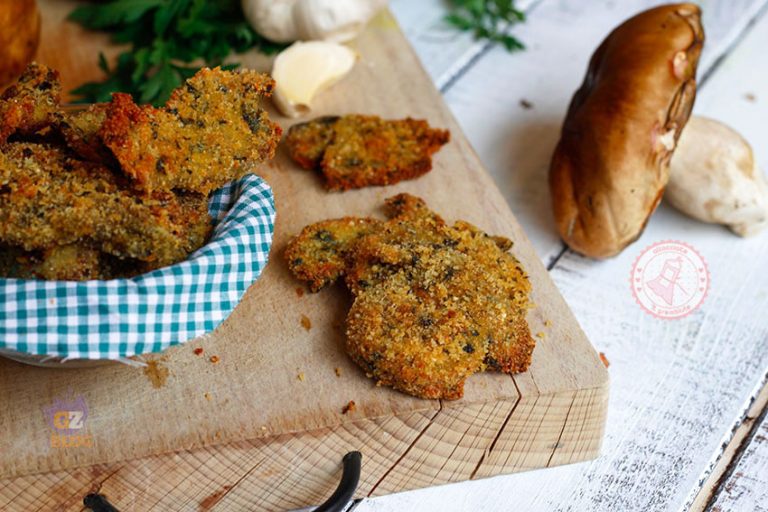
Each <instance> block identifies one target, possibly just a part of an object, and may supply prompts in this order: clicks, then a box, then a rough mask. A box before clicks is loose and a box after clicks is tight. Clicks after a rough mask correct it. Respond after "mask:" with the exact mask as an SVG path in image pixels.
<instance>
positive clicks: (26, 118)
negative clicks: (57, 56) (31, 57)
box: [0, 62, 61, 144]
mask: <svg viewBox="0 0 768 512" xmlns="http://www.w3.org/2000/svg"><path fill="white" fill-rule="evenodd" d="M60 101H61V84H60V83H59V73H58V71H54V70H52V69H49V68H47V67H45V66H43V65H42V64H37V63H35V62H33V63H31V64H30V65H29V66H28V67H27V69H26V70H25V71H24V73H23V74H22V75H21V77H20V78H19V80H18V82H17V83H15V84H14V85H12V86H10V87H9V88H8V89H6V90H5V92H3V94H2V96H0V144H2V143H5V142H6V141H7V140H8V137H9V136H11V135H13V134H15V133H18V134H21V135H33V134H34V133H36V132H38V131H40V130H42V129H44V128H46V127H48V126H50V125H51V124H52V123H53V122H54V120H55V115H56V113H57V112H58V110H59V102H60Z"/></svg>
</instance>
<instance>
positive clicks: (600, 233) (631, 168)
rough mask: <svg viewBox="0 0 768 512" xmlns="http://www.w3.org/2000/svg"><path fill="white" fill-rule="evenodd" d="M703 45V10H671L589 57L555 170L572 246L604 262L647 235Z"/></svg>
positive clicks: (628, 26)
mask: <svg viewBox="0 0 768 512" xmlns="http://www.w3.org/2000/svg"><path fill="white" fill-rule="evenodd" d="M703 42H704V32H703V29H702V26H701V11H700V10H699V8H698V7H697V6H696V5H694V4H690V3H685V4H675V5H664V6H661V7H656V8H654V9H650V10H647V11H644V12H642V13H640V14H638V15H636V16H634V17H633V18H630V19H629V20H627V21H625V22H624V23H623V24H621V25H620V26H619V27H617V28H616V29H615V30H614V31H613V32H611V33H610V34H609V35H608V37H607V38H606V39H605V40H604V41H603V42H602V44H601V45H600V46H599V47H598V48H597V50H596V51H595V53H594V54H593V55H592V59H591V61H590V63H589V68H588V70H587V75H586V77H585V79H584V82H583V83H582V85H581V87H580V88H579V90H577V91H576V93H575V94H574V96H573V99H572V100H571V104H570V106H569V108H568V114H567V116H566V119H565V122H564V124H563V129H562V134H561V138H560V142H559V143H558V145H557V147H556V149H555V152H554V155H553V157H552V162H551V165H550V172H549V183H550V190H551V193H552V206H553V210H554V216H555V221H556V223H557V227H558V230H559V232H560V235H561V236H562V238H563V240H564V241H565V242H566V243H567V244H568V246H569V247H570V248H571V249H573V250H575V251H576V252H579V253H581V254H584V255H586V256H590V257H593V258H607V257H610V256H614V255H616V254H618V253H619V252H621V250H622V249H624V248H625V247H626V246H627V245H629V244H630V243H632V242H633V241H635V240H636V239H637V238H638V237H639V236H640V234H641V233H642V231H643V228H644V227H645V225H646V223H647V221H648V218H649V217H650V215H651V214H652V213H653V211H654V210H655V209H656V206H657V205H658V204H659V201H660V200H661V197H662V194H663V192H664V187H665V186H666V184H667V181H668V179H669V162H670V159H671V157H672V152H673V151H674V149H675V145H676V143H677V140H678V138H679V137H680V133H681V132H682V130H683V127H684V126H685V123H686V121H687V120H688V117H689V115H690V113H691V109H692V107H693V101H694V98H695V95H696V78H695V77H696V65H697V63H698V59H699V55H700V53H701V48H702V45H703Z"/></svg>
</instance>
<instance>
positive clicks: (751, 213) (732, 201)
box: [664, 116, 768, 236]
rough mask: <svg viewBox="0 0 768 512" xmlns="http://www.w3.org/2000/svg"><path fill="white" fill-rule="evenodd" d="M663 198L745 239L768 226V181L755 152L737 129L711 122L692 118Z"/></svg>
mask: <svg viewBox="0 0 768 512" xmlns="http://www.w3.org/2000/svg"><path fill="white" fill-rule="evenodd" d="M664 198H665V199H666V200H667V201H668V202H669V203H670V204H671V205H672V206H674V207H675V208H677V209H678V210H680V211H681V212H683V213H685V214H687V215H690V216H691V217H693V218H695V219H699V220H702V221H704V222H711V223H714V224H724V225H726V226H728V228H730V229H731V230H732V231H733V232H734V233H736V234H738V235H740V236H751V235H754V234H756V233H757V232H758V231H760V230H762V229H763V228H765V227H766V226H768V182H766V177H765V175H764V174H763V172H762V171H761V170H760V169H759V168H758V166H757V164H756V163H755V160H754V156H753V154H752V148H751V147H750V145H749V143H748V142H747V141H746V140H744V138H743V137H742V136H741V135H739V134H738V133H737V132H736V131H735V130H733V129H732V128H730V127H728V126H726V125H724V124H723V123H720V122H718V121H715V120H713V119H708V118H706V117H699V116H693V117H691V119H690V120H689V121H688V124H687V125H686V127H685V129H684V130H683V133H682V135H681V136H680V140H679V141H678V145H677V151H676V152H675V154H674V156H673V157H672V162H671V174H670V179H669V184H668V185H667V190H666V193H665V196H664Z"/></svg>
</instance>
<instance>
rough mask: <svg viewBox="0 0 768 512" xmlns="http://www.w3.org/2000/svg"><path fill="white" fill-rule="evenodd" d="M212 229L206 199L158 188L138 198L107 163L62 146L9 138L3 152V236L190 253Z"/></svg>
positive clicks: (170, 257)
mask: <svg viewBox="0 0 768 512" xmlns="http://www.w3.org/2000/svg"><path fill="white" fill-rule="evenodd" d="M209 229H210V218H209V217H208V214H207V211H206V201H205V200H204V199H202V198H201V197H198V198H197V199H189V198H185V199H179V198H178V197H177V196H175V195H174V194H172V193H158V194H155V195H154V196H153V197H151V198H144V199H139V198H137V197H135V196H134V195H133V194H131V193H130V192H129V191H127V190H125V189H123V188H121V187H120V183H119V180H118V178H116V177H115V176H114V175H113V174H112V173H110V172H109V170H108V169H105V168H103V167H100V166H98V165H96V164H92V163H87V162H82V161H79V160H75V159H73V158H72V157H70V156H69V155H68V154H67V153H66V152H65V151H64V150H62V149H59V148H55V147H50V146H44V145H41V144H30V143H11V144H8V145H6V146H5V148H4V152H3V153H2V155H0V241H2V242H4V243H6V244H10V245H15V246H19V247H21V248H23V249H24V250H27V251H31V250H45V249H50V248H52V247H55V246H58V245H69V244H73V243H77V242H80V241H89V242H92V243H93V244H94V245H95V246H97V247H98V248H99V249H100V250H102V251H104V252H107V253H109V254H112V255H115V256H118V257H120V258H136V259H139V260H142V261H147V262H152V263H155V264H158V265H168V264H171V263H175V262H177V261H180V260H182V259H184V258H185V257H186V255H187V253H188V252H189V251H190V250H192V249H193V248H196V247H199V246H200V245H201V244H202V243H203V242H204V240H205V237H206V236H207V232H208V230H209Z"/></svg>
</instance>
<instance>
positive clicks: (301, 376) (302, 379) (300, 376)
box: [296, 372, 304, 382]
mask: <svg viewBox="0 0 768 512" xmlns="http://www.w3.org/2000/svg"><path fill="white" fill-rule="evenodd" d="M296 378H297V379H299V380H300V381H301V382H304V372H301V373H300V374H298V375H297V376H296Z"/></svg>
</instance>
